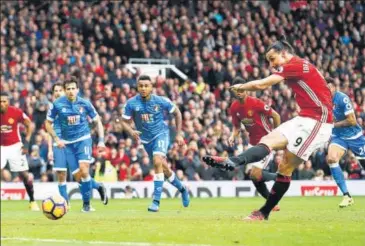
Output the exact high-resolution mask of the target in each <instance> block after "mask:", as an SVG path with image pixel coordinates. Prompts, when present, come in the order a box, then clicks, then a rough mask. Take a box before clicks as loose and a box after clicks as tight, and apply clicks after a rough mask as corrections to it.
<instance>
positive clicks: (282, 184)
mask: <svg viewBox="0 0 365 246" xmlns="http://www.w3.org/2000/svg"><path fill="white" fill-rule="evenodd" d="M290 181H291V177H288V176H283V175H280V174H278V177H277V178H276V181H275V184H274V186H273V187H272V189H271V192H270V194H269V197H268V198H267V200H266V203H265V205H264V206H263V207H262V208H260V211H261V213H263V214H264V216H265V217H268V216H269V214H270V212H271V210H272V209H273V208H274V207H275V206H276V205H277V204H278V203H279V201H280V200H281V198H282V197H283V196H284V194H285V192H286V191H287V190H288V189H289V186H290Z"/></svg>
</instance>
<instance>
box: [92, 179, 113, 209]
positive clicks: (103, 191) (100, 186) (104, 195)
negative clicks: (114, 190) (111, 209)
mask: <svg viewBox="0 0 365 246" xmlns="http://www.w3.org/2000/svg"><path fill="white" fill-rule="evenodd" d="M91 187H92V188H93V189H95V190H97V191H98V192H99V195H100V200H101V201H102V202H103V204H104V205H107V204H108V201H109V199H108V195H107V193H106V189H105V186H104V184H103V183H98V182H96V181H95V179H93V178H91Z"/></svg>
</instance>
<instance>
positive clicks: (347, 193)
mask: <svg viewBox="0 0 365 246" xmlns="http://www.w3.org/2000/svg"><path fill="white" fill-rule="evenodd" d="M343 195H344V196H348V197H350V198H351V195H350V193H349V192H346V193H343Z"/></svg>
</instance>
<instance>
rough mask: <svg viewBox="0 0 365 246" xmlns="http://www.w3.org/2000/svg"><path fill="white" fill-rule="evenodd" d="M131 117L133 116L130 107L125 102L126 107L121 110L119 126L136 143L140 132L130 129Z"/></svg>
mask: <svg viewBox="0 0 365 246" xmlns="http://www.w3.org/2000/svg"><path fill="white" fill-rule="evenodd" d="M132 115H133V110H132V107H131V105H130V104H129V103H128V101H127V103H126V105H125V106H124V108H123V113H122V121H121V124H122V127H123V130H125V131H126V132H127V133H128V134H129V135H130V136H132V137H133V138H134V140H136V141H138V140H139V135H140V134H141V132H139V131H137V130H134V129H133V128H132V123H133V119H132Z"/></svg>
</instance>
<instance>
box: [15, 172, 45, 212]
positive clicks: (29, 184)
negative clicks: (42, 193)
mask: <svg viewBox="0 0 365 246" xmlns="http://www.w3.org/2000/svg"><path fill="white" fill-rule="evenodd" d="M19 176H20V178H21V179H22V180H23V184H24V186H25V190H26V191H27V194H28V196H29V208H30V210H32V211H40V209H39V206H38V204H37V203H36V202H35V201H34V187H33V180H32V179H31V177H30V176H29V172H28V171H23V172H20V173H19Z"/></svg>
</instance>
